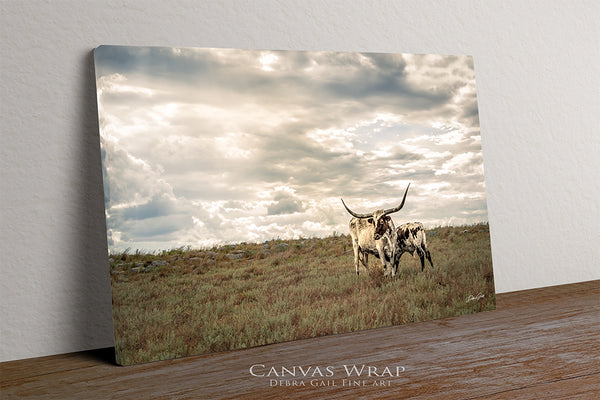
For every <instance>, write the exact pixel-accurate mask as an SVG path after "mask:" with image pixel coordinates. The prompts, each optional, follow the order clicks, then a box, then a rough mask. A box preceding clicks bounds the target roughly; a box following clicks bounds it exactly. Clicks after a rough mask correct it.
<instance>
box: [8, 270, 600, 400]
mask: <svg viewBox="0 0 600 400" xmlns="http://www.w3.org/2000/svg"><path fill="white" fill-rule="evenodd" d="M497 297H498V299H497V301H498V308H499V309H498V310H497V311H491V312H484V313H479V314H472V315H466V316H462V317H453V318H446V319H443V320H434V321H428V322H422V323H416V324H409V325H403V326H397V327H389V328H381V329H375V330H369V331H362V332H355V333H350V334H342V335H335V336H326V337H321V338H314V339H306V340H299V341H294V342H288V343H280V344H275V345H269V346H263V347H258V348H252V349H246V350H240V351H230V352H224V353H217V354H208V355H203V356H197V357H188V358H184V359H177V360H170V361H164V362H154V363H148V364H142V365H136V366H130V367H118V366H115V365H113V364H111V363H110V362H106V361H102V357H98V355H96V356H93V355H92V356H90V354H89V353H75V354H70V355H63V356H52V357H44V358H40V359H33V360H20V361H14V362H10V363H3V365H2V381H3V383H2V394H3V396H6V397H3V398H41V399H58V398H82V397H86V398H92V397H98V398H115V399H116V398H119V399H122V398H145V399H159V398H177V399H188V398H189V399H192V398H223V399H237V398H241V397H243V398H249V399H254V398H256V399H258V398H260V399H277V398H282V397H283V398H289V399H295V398H307V397H310V398H318V397H322V398H332V399H336V398H348V397H351V398H373V397H377V398H384V399H385V398H390V399H391V398H394V399H404V398H406V399H408V398H416V399H425V398H427V399H438V398H439V399H455V398H460V399H471V398H472V399H476V398H482V399H487V398H489V399H504V398H525V399H527V398H556V399H560V398H583V399H585V398H593V397H589V396H590V394H593V393H594V392H596V389H597V382H598V378H600V361H599V358H598V357H599V355H600V347H599V346H600V334H599V331H598V322H599V321H600V301H599V300H600V281H594V282H586V283H583V284H574V285H563V286H557V287H552V288H542V289H534V290H531V291H523V292H515V293H509V294H500V295H498V296H497ZM253 364H263V365H265V370H266V371H268V367H270V366H275V367H277V368H279V369H281V366H286V367H288V368H291V367H292V366H304V367H306V366H313V367H314V366H320V367H321V368H322V369H323V372H326V371H325V370H324V369H325V368H326V367H327V366H332V367H334V372H335V375H334V376H333V377H330V378H328V377H323V378H321V377H318V376H317V377H315V379H317V381H318V382H328V381H333V382H335V384H336V386H326V387H313V386H311V384H310V383H311V378H306V379H302V378H300V377H297V378H296V382H297V383H298V382H300V381H302V382H304V384H305V385H306V386H304V387H294V386H285V385H284V386H279V385H277V386H276V387H271V386H270V383H271V378H274V377H253V376H251V375H250V373H249V368H250V367H251V366H252V365H253ZM353 364H357V365H362V364H367V365H373V366H376V367H378V368H379V371H381V370H382V369H383V368H385V367H386V366H388V367H390V368H392V369H393V368H395V367H396V366H402V367H404V368H405V369H406V370H405V372H402V373H400V374H399V375H400V376H398V377H396V376H394V377H388V378H387V379H385V378H384V379H383V380H384V381H385V380H389V381H390V386H385V387H379V386H373V382H374V381H375V380H376V379H375V378H374V377H371V378H366V377H365V378H364V379H360V381H361V383H362V381H365V382H366V384H365V385H361V386H353V387H347V386H344V383H345V382H344V379H347V377H346V374H345V372H344V369H343V366H344V365H353ZM5 372H6V374H5ZM281 379H284V380H285V378H281ZM287 380H288V381H293V378H290V377H288V378H287Z"/></svg>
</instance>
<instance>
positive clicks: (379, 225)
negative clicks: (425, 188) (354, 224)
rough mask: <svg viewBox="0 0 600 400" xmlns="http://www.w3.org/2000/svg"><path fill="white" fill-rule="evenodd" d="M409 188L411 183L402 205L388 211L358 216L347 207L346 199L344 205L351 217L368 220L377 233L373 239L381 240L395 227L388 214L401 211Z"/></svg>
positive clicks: (377, 211) (406, 191) (405, 192)
mask: <svg viewBox="0 0 600 400" xmlns="http://www.w3.org/2000/svg"><path fill="white" fill-rule="evenodd" d="M409 187H410V183H409V184H408V186H407V187H406V190H405V191H404V197H403V198H402V203H400V205H399V206H398V207H394V208H389V209H387V210H376V211H373V212H372V213H370V214H358V213H355V212H354V211H352V210H351V209H349V208H348V206H346V203H344V199H342V204H343V205H344V207H345V208H346V211H348V212H349V213H350V215H352V216H353V217H356V218H366V219H367V222H368V223H370V224H372V225H373V226H374V227H375V233H374V235H373V239H375V240H379V239H381V237H382V236H383V235H384V234H385V232H387V231H388V230H390V228H391V226H393V225H392V223H391V221H392V219H391V218H390V217H389V215H388V214H391V213H395V212H396V211H400V209H401V208H402V207H403V206H404V201H405V200H406V194H407V193H408V188H409Z"/></svg>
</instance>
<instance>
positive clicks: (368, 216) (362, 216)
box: [341, 199, 373, 218]
mask: <svg viewBox="0 0 600 400" xmlns="http://www.w3.org/2000/svg"><path fill="white" fill-rule="evenodd" d="M341 200H342V204H343V205H344V207H345V208H346V211H348V212H349V213H350V215H352V216H353V217H356V218H370V217H372V216H373V214H357V213H355V212H354V211H352V210H351V209H349V208H348V206H347V205H346V203H344V199H341Z"/></svg>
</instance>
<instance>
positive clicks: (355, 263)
mask: <svg viewBox="0 0 600 400" xmlns="http://www.w3.org/2000/svg"><path fill="white" fill-rule="evenodd" d="M352 244H353V245H354V269H355V270H356V276H358V260H359V258H360V254H361V251H360V249H359V248H358V243H356V242H355V243H352Z"/></svg>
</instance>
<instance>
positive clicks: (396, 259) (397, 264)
mask: <svg viewBox="0 0 600 400" xmlns="http://www.w3.org/2000/svg"><path fill="white" fill-rule="evenodd" d="M402 254H404V253H403V252H402V251H398V252H397V253H396V255H395V256H394V272H395V274H394V275H397V274H398V268H399V267H400V257H402Z"/></svg>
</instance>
